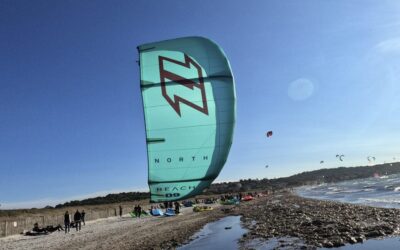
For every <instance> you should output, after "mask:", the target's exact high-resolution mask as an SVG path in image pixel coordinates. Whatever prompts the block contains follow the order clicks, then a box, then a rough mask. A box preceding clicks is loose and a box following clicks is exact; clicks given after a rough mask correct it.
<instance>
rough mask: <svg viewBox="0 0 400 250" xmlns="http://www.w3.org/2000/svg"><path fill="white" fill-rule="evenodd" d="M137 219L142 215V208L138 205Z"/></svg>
mask: <svg viewBox="0 0 400 250" xmlns="http://www.w3.org/2000/svg"><path fill="white" fill-rule="evenodd" d="M137 213H138V215H137V217H138V218H140V215H141V214H142V207H141V206H140V205H138V206H137Z"/></svg>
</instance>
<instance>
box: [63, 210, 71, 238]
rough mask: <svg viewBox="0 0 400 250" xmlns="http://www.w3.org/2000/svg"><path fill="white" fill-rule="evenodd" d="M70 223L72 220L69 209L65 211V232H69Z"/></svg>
mask: <svg viewBox="0 0 400 250" xmlns="http://www.w3.org/2000/svg"><path fill="white" fill-rule="evenodd" d="M70 224H71V220H70V219H69V213H68V211H67V212H65V214H64V227H65V233H69V228H70Z"/></svg>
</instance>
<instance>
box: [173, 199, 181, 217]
mask: <svg viewBox="0 0 400 250" xmlns="http://www.w3.org/2000/svg"><path fill="white" fill-rule="evenodd" d="M174 205H175V214H179V208H180V207H181V204H179V202H177V201H175V204H174Z"/></svg>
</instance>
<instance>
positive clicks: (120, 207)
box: [119, 205, 122, 217]
mask: <svg viewBox="0 0 400 250" xmlns="http://www.w3.org/2000/svg"><path fill="white" fill-rule="evenodd" d="M119 217H122V206H121V205H119Z"/></svg>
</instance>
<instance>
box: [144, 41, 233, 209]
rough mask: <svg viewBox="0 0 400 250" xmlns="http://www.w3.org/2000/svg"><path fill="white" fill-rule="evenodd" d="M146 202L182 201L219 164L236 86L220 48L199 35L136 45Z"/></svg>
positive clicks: (229, 131)
mask: <svg viewBox="0 0 400 250" xmlns="http://www.w3.org/2000/svg"><path fill="white" fill-rule="evenodd" d="M138 50H139V54H140V75H141V81H140V87H141V91H142V97H143V107H144V118H145V124H146V141H147V154H148V166H149V181H148V182H149V186H150V192H151V201H153V202H161V201H174V200H182V199H186V198H189V197H191V196H194V195H196V194H199V193H201V192H202V190H203V189H205V188H207V187H209V186H210V184H211V183H212V181H213V180H214V179H215V178H216V177H217V176H218V174H219V172H220V171H221V169H222V167H223V166H224V164H225V162H226V159H227V157H228V154H229V150H230V147H231V144H232V136H233V129H234V124H235V110H236V107H235V106H236V103H235V85H234V79H233V75H232V71H231V67H230V65H229V61H228V59H227V58H226V56H225V54H224V52H223V51H222V49H221V48H220V47H219V46H218V45H216V44H215V43H214V42H212V41H210V40H208V39H206V38H202V37H185V38H178V39H173V40H167V41H161V42H156V43H149V44H144V45H141V46H139V47H138Z"/></svg>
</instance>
